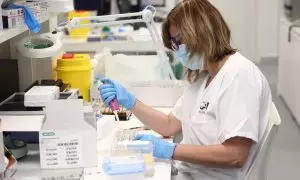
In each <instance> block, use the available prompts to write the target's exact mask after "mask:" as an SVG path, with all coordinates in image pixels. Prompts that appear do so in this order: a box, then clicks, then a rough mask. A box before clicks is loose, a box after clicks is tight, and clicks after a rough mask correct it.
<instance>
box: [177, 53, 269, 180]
mask: <svg viewBox="0 0 300 180" xmlns="http://www.w3.org/2000/svg"><path fill="white" fill-rule="evenodd" d="M207 80H208V76H205V77H203V78H201V79H199V80H197V81H196V82H195V83H192V84H190V85H189V86H188V87H187V89H186V90H185V92H184V93H183V95H182V97H181V98H180V99H179V100H178V101H177V103H176V105H175V106H174V108H173V111H172V114H173V115H174V116H175V117H176V118H177V119H178V120H180V121H181V123H182V133H183V140H182V142H181V143H182V144H196V145H214V144H221V143H223V142H225V141H226V140H228V139H230V138H232V137H237V136H239V137H245V138H249V139H252V140H253V141H254V142H256V143H255V144H254V146H253V147H252V149H251V152H250V155H249V158H248V162H247V163H246V165H245V166H244V167H243V168H241V169H236V168H227V169H225V168H218V167H214V166H211V167H209V166H203V165H198V164H192V163H186V162H176V167H177V169H178V171H179V176H177V179H180V180H182V179H184V180H188V179H195V180H198V179H199V180H208V179H209V180H240V179H243V178H244V177H245V173H246V172H247V170H248V168H249V164H250V161H251V160H252V156H253V154H254V151H255V150H256V149H257V143H258V142H259V141H260V140H261V139H262V137H263V134H264V132H265V130H266V127H267V122H268V116H269V108H270V106H271V102H272V97H271V91H270V88H269V84H268V82H267V80H266V78H265V77H264V75H263V74H262V73H261V71H260V70H259V69H258V68H257V67H256V65H254V64H253V63H252V62H251V61H249V60H248V59H246V58H245V57H243V56H242V55H241V54H240V53H235V54H234V55H232V56H230V57H229V59H228V60H227V61H226V63H225V64H224V66H223V67H222V68H221V70H220V71H219V73H218V74H217V75H216V76H215V78H214V79H213V80H212V82H211V83H210V84H209V86H208V87H206V88H205V85H206V81H207Z"/></svg>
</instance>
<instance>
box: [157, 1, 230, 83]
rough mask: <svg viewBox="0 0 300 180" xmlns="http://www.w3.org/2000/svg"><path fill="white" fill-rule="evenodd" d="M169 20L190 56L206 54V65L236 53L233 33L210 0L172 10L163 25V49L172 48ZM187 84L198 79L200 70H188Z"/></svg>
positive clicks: (189, 3) (183, 5) (186, 3)
mask: <svg viewBox="0 0 300 180" xmlns="http://www.w3.org/2000/svg"><path fill="white" fill-rule="evenodd" d="M170 20H171V21H172V22H171V23H173V24H174V25H175V26H176V28H177V29H178V33H179V37H180V41H181V43H183V44H186V45H187V47H188V50H189V51H190V52H191V56H193V55H194V54H201V53H204V56H205V61H206V62H210V63H214V62H218V61H221V60H222V59H223V58H224V57H225V56H226V55H230V54H234V53H235V52H236V49H234V48H232V47H231V45H230V38H231V37H230V30H229V27H228V25H227V24H226V22H225V21H224V19H223V17H222V15H221V14H220V12H219V11H218V10H217V9H216V8H215V7H214V6H213V5H212V4H211V3H210V2H209V1H208V0H184V1H181V2H180V3H179V4H177V6H176V7H175V8H173V9H172V10H171V12H170V13H169V15H168V17H167V19H166V20H165V21H164V22H163V26H162V38H163V42H164V45H165V46H166V47H167V48H169V49H172V48H171V35H170V31H169V28H170ZM186 74H187V76H188V80H189V81H190V82H194V81H195V80H196V79H198V77H199V75H200V73H199V70H196V71H193V70H190V69H189V70H187V73H186Z"/></svg>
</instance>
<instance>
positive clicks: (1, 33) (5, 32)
mask: <svg viewBox="0 0 300 180" xmlns="http://www.w3.org/2000/svg"><path fill="white" fill-rule="evenodd" d="M51 17H52V16H49V17H48V18H45V19H43V20H42V21H41V23H44V22H46V21H48V20H49V19H50V18H51ZM27 30H28V28H27V26H26V25H24V26H20V27H15V28H11V29H1V30H0V44H1V43H3V42H5V41H7V40H10V39H11V38H14V37H16V36H18V35H19V34H22V33H23V32H25V31H27Z"/></svg>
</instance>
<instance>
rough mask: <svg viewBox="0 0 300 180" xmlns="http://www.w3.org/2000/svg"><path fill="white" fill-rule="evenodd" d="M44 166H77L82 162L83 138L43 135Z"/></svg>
mask: <svg viewBox="0 0 300 180" xmlns="http://www.w3.org/2000/svg"><path fill="white" fill-rule="evenodd" d="M40 143H41V153H42V154H43V156H42V157H41V158H42V167H56V166H60V167H77V166H78V165H80V164H81V160H82V156H81V152H82V150H81V147H82V145H81V138H80V136H78V135H77V136H76V135H75V136H68V137H51V136H47V137H43V138H41V142H40Z"/></svg>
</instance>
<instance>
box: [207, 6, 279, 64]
mask: <svg viewBox="0 0 300 180" xmlns="http://www.w3.org/2000/svg"><path fill="white" fill-rule="evenodd" d="M210 1H211V2H212V4H214V5H215V6H216V7H217V8H218V9H219V10H220V11H221V13H222V14H223V16H224V18H225V20H226V21H227V23H228V24H229V26H230V28H231V30H232V39H233V44H234V45H235V46H236V47H237V48H238V49H240V50H241V52H242V53H243V54H244V55H245V56H246V57H248V58H249V59H251V60H252V61H254V62H259V61H260V59H261V58H263V57H278V38H279V36H278V33H279V8H281V5H279V4H280V2H281V0H242V1H241V0H226V1H224V0H210Z"/></svg>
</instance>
